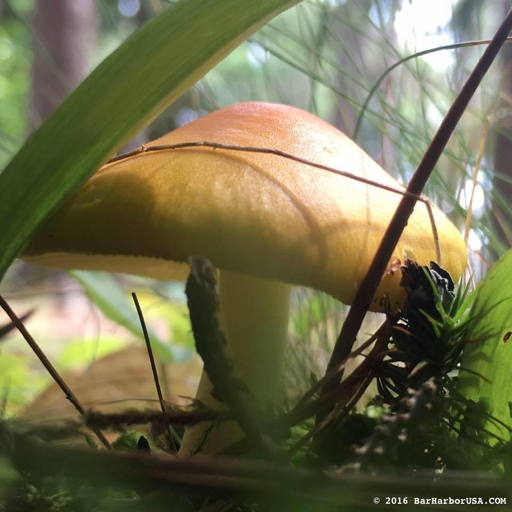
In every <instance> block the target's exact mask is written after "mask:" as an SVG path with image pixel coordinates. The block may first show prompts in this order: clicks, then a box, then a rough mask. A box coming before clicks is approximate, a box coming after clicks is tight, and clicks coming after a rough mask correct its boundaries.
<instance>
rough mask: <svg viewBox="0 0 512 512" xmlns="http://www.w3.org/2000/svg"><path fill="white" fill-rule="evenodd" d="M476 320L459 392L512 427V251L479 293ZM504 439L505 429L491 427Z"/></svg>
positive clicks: (506, 434)
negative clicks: (510, 404)
mask: <svg viewBox="0 0 512 512" xmlns="http://www.w3.org/2000/svg"><path fill="white" fill-rule="evenodd" d="M470 316H471V318H472V319H473V320H472V322H471V324H470V327H469V329H468V331H467V338H468V340H470V341H471V342H472V343H470V344H468V345H467V346H466V347H465V349H464V357H463V361H462V367H463V368H465V369H468V370H470V371H472V372H476V373H477V374H478V375H480V376H478V375H472V374H469V373H467V372H465V371H461V377H460V383H459V391H461V392H462V393H463V395H464V396H465V397H466V398H468V399H470V400H474V401H475V402H481V403H483V404H487V406H488V408H489V413H490V414H492V415H493V416H494V417H495V418H497V419H498V420H500V421H502V422H504V423H506V424H508V425H512V422H511V418H510V410H509V405H508V404H509V402H510V401H512V378H511V377H512V251H508V252H507V253H506V254H505V255H504V256H503V257H502V258H501V259H500V260H499V261H498V262H497V263H496V264H495V265H494V266H493V267H492V269H491V270H490V271H489V273H488V274H487V277H486V278H485V279H484V281H482V283H481V284H480V286H479V287H478V289H477V290H476V296H475V299H474V303H473V307H472V310H471V315H470ZM487 428H489V429H490V430H491V431H492V432H494V433H495V434H497V435H499V436H500V437H502V438H504V439H508V438H509V437H510V434H509V432H508V431H507V429H506V428H504V427H503V426H499V425H497V424H495V423H494V422H491V423H489V425H488V426H487Z"/></svg>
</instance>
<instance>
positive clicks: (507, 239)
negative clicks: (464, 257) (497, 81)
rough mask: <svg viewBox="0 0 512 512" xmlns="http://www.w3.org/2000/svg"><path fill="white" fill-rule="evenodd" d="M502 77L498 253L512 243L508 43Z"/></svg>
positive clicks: (511, 58) (511, 62)
mask: <svg viewBox="0 0 512 512" xmlns="http://www.w3.org/2000/svg"><path fill="white" fill-rule="evenodd" d="M501 70H502V80H501V86H500V104H499V105H498V106H497V108H496V111H497V112H498V113H500V114H501V115H500V116H499V117H498V119H497V120H496V123H495V126H494V132H495V134H496V135H495V150H494V168H495V169H496V171H497V172H498V173H500V174H502V175H503V177H504V178H505V179H503V178H499V177H496V175H494V179H493V194H492V206H491V208H492V215H493V219H494V224H495V226H494V228H495V230H496V235H497V237H498V239H499V242H501V244H502V247H498V248H497V249H498V250H497V251H496V252H497V253H498V254H496V255H497V256H499V253H501V252H502V250H503V249H505V248H508V247H510V246H512V230H511V224H510V221H511V215H510V197H512V47H511V45H510V44H506V45H505V46H504V47H503V48H502V50H501Z"/></svg>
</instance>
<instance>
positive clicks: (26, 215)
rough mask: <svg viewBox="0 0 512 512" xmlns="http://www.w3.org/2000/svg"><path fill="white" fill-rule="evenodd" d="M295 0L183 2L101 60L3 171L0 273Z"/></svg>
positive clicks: (168, 10) (0, 196) (205, 0)
mask: <svg viewBox="0 0 512 512" xmlns="http://www.w3.org/2000/svg"><path fill="white" fill-rule="evenodd" d="M298 1H299V0H258V1H254V0H181V1H178V2H177V3H176V4H174V5H172V6H171V7H169V8H168V9H167V10H165V11H164V12H162V14H160V15H159V16H157V17H156V18H155V19H153V20H152V21H151V22H150V23H148V24H147V25H146V26H144V27H143V28H142V29H141V30H139V31H138V32H136V33H135V34H134V35H133V36H132V37H130V38H129V39H128V40H127V41H126V42H125V43H124V44H123V45H122V46H121V47H120V48H119V49H117V50H116V51H115V52H114V53H112V54H111V55H110V56H109V57H108V58H107V59H105V60H104V61H103V62H102V63H101V64H100V65H99V66H98V67H97V68H96V69H95V70H94V71H93V72H92V73H91V75H90V76H89V77H88V78H87V79H86V80H85V81H84V82H83V83H82V84H81V85H80V86H79V87H78V88H77V89H76V91H75V92H74V93H73V94H71V95H70V96H69V98H68V99H67V100H66V101H65V102H64V103H63V105H62V106H61V107H60V108H59V109H58V110H57V111H56V112H55V114H54V115H53V116H52V117H51V118H50V119H49V120H48V121H47V122H46V123H45V124H44V125H42V126H41V128H40V129H39V130H37V132H35V133H34V134H33V136H32V137H31V138H30V139H29V140H28V141H27V143H26V144H25V145H24V146H23V147H22V149H21V150H20V151H19V152H18V154H17V155H16V156H15V157H14V159H13V160H12V161H11V162H10V164H9V165H8V166H7V167H6V168H5V170H4V171H3V172H2V174H0V278H1V277H2V276H3V274H4V273H5V271H6V269H7V267H8V266H9V265H10V264H11V262H12V261H13V259H14V258H15V257H16V255H17V254H18V252H19V251H20V250H21V249H22V247H23V245H24V244H25V243H26V242H27V240H28V238H29V237H30V235H31V233H32V232H33V231H34V229H35V228H36V227H37V226H38V225H39V224H40V223H41V222H42V221H43V220H44V218H45V217H46V216H47V215H48V213H50V212H51V211H52V210H53V209H54V208H55V207H56V206H57V205H58V204H59V202H60V201H62V200H63V199H64V198H65V197H66V196H67V195H68V194H69V193H70V192H71V191H72V190H73V189H75V188H76V187H77V186H78V185H80V184H81V183H82V182H83V181H85V179H86V178H87V177H88V176H89V175H90V174H91V173H92V172H93V171H94V170H95V169H96V168H98V167H99V166H100V165H101V164H102V163H103V162H104V161H105V160H106V159H107V158H108V157H109V156H110V155H112V154H113V152H114V151H115V150H116V149H117V148H119V147H121V146H122V144H123V143H124V142H126V141H127V140H128V139H129V137H130V136H131V135H133V134H134V133H135V132H137V130H139V129H140V128H141V127H142V126H144V125H145V124H147V123H148V122H149V121H150V120H151V119H153V118H154V117H155V116H156V115H157V114H158V113H159V112H161V111H162V110H163V109H164V108H165V107H167V106H168V105H169V104H171V103H172V102H173V101H175V100H176V99H177V98H178V97H179V96H180V95H181V94H182V93H183V92H184V91H185V90H186V89H187V88H189V87H190V86H191V85H193V84H194V83H195V82H196V81H197V80H198V79H199V78H200V77H201V76H203V75H204V74H205V73H206V72H207V71H208V70H209V69H211V68H212V67H213V66H214V65H215V64H216V63H217V62H219V61H220V60H221V59H222V58H223V57H225V56H226V55H227V54H228V53H229V52H230V51H231V50H233V49H234V48H235V47H236V46H237V45H238V44H239V43H241V42H242V41H243V40H244V39H246V38H247V37H248V36H249V35H250V34H251V33H253V32H254V31H255V30H256V29H258V28H259V27H260V26H262V25H263V24H264V23H265V22H266V21H268V20H269V19H271V18H272V17H273V16H275V15H277V14H278V13H280V12H281V11H283V10H285V9H286V8H288V7H290V6H292V5H294V4H296V3H297V2H298Z"/></svg>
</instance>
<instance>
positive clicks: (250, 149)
mask: <svg viewBox="0 0 512 512" xmlns="http://www.w3.org/2000/svg"><path fill="white" fill-rule="evenodd" d="M186 148H212V149H222V150H228V151H241V152H246V153H263V154H267V155H275V156H279V157H281V158H285V159H287V160H292V161H293V162H297V163H300V164H304V165H309V166H310V167H314V168H316V169H321V170H322V171H327V172H330V173H333V174H337V175H339V176H343V177H345V178H349V179H351V180H355V181H359V182H360V183H365V184H366V185H370V186H372V187H377V188H381V189H383V190H387V191H388V192H392V193H394V194H399V195H401V196H410V197H414V198H415V199H416V200H417V201H421V202H422V203H424V204H425V206H426V208H427V212H428V216H429V219H430V224H431V229H432V237H433V239H434V244H435V250H436V258H437V261H438V262H439V263H440V262H441V248H440V245H439V238H438V236H437V227H436V223H435V220H434V215H433V212H432V205H431V204H430V201H429V200H428V199H427V198H426V197H422V196H421V195H417V194H412V193H411V192H409V191H408V190H405V189H399V188H395V187H390V186H389V185H384V184H382V183H379V182H378V181H373V180H369V179H367V178H363V177H362V176H357V175H356V174H352V173H350V172H346V171H342V170H341V169H336V168H334V167H330V166H328V165H323V164H319V163H317V162H313V161H312V160H308V159H306V158H301V157H299V156H295V155H292V154H291V153H287V152H286V151H281V150H279V149H272V148H261V147H254V146H238V145H236V144H221V143H219V142H209V141H197V142H180V143H178V144H162V145H158V146H146V145H144V144H143V145H142V146H139V147H138V148H136V149H134V150H133V151H130V152H129V153H124V154H122V155H118V156H116V157H114V158H112V159H111V160H109V161H108V162H107V163H115V162H118V161H120V160H124V159H125V158H129V157H132V156H136V155H140V154H144V153H152V152H161V151H174V150H179V149H186Z"/></svg>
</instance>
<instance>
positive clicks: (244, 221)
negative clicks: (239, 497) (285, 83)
mask: <svg viewBox="0 0 512 512" xmlns="http://www.w3.org/2000/svg"><path fill="white" fill-rule="evenodd" d="M194 141H195V142H201V141H212V142H216V143H220V144H229V145H239V146H251V147H260V148H271V149H277V150H281V151H286V152H287V153H290V154H293V155H295V156H297V157H300V158H302V159H307V160H309V161H312V162H316V163H319V164H322V165H325V166H330V167H334V168H338V169H341V170H343V171H345V172H350V173H353V174H356V175H358V176H360V177H364V178H366V179H369V180H373V181H375V182H378V183H381V184H383V185H385V186H388V187H393V188H396V189H400V190H404V188H403V187H402V186H401V185H399V184H398V183H397V182H396V181H395V180H394V179H393V178H392V177H391V176H389V175H388V174H387V173H386V172H385V171H384V170H383V169H382V168H381V167H380V166H379V165H378V164H377V163H375V161H373V160H372V159H371V158H370V157H369V156H368V155H367V154H366V153H365V152H364V151H363V150H362V149H361V148H359V147H358V146H357V145H356V144H355V143H354V142H353V141H351V140H350V139H349V138H348V137H346V136H345V135H344V134H343V133H341V132H340V131H338V130H337V129H336V128H334V127H333V126H331V125H329V124H327V123H326V122H324V121H322V120H321V119H319V118H318V117H316V116H314V115H312V114H310V113H308V112H305V111H302V110H299V109H296V108H293V107H289V106H285V105H277V104H269V103H259V102H248V103H240V104H236V105H231V106H229V107H226V108H222V109H220V110H217V111H215V112H213V113H211V114H208V115H206V116H204V117H201V118H199V119H196V120H194V121H192V122H191V123H189V124H187V125H185V126H182V127H180V128H178V129H176V130H174V131H172V132H170V133H169V134H167V135H165V136H163V137H161V138H159V139H157V140H155V141H153V142H150V143H149V144H147V145H146V146H145V147H146V148H151V147H152V146H164V148H162V149H159V150H155V151H145V152H139V153H135V154H131V155H128V156H126V157H125V158H120V159H117V160H115V161H113V162H111V163H107V164H106V165H105V166H103V167H102V168H101V169H100V170H99V171H98V172H97V173H96V174H95V175H94V176H93V177H92V178H90V179H89V181H88V182H87V183H86V184H85V185H84V186H83V187H82V188H81V189H80V190H79V191H78V192H77V193H76V194H75V195H74V196H73V197H71V199H69V200H68V201H67V202H66V203H65V204H64V205H63V206H62V207H61V208H60V209H59V210H58V211H57V212H56V213H55V214H54V215H53V216H52V217H51V218H50V219H49V220H48V221H47V222H46V223H45V224H44V225H43V226H42V227H41V228H40V229H39V231H38V232H37V233H36V234H35V236H34V237H33V239H32V240H31V242H30V243H29V245H28V246H27V247H26V248H25V250H24V253H23V255H22V257H23V258H24V259H25V260H26V261H27V262H31V263H36V264H40V265H44V266H47V267H52V268H60V269H85V270H87V269H89V270H100V269H101V270H107V271H113V272H125V273H130V274H138V275H144V276H149V277H152V278H156V279H183V278H185V276H186V273H187V266H186V262H187V259H188V258H189V257H190V256H205V257H207V258H209V259H210V260H211V261H212V262H213V264H214V265H215V266H217V267H218V268H219V269H220V272H219V274H220V275H219V289H220V317H221V318H220V322H221V326H222V328H223V331H224V334H225V335H226V338H227V340H228V350H229V351H230V355H231V357H232V358H233V361H234V365H235V368H236V371H237V372H238V374H239V376H241V377H242V378H243V379H244V380H245V381H246V383H247V385H248V386H249V388H250V389H251V391H252V393H253V394H254V396H255V398H256V399H257V400H258V401H259V403H260V405H262V406H264V407H267V406H268V407H270V406H272V404H274V403H275V400H276V398H277V392H278V389H279V383H280V368H281V363H282V359H283V352H284V347H285V340H286V331H287V322H288V305H289V296H290V286H291V285H301V286H307V287H311V288H315V289H317V290H321V291H324V292H327V293H328V294H330V295H332V296H333V297H335V298H337V299H339V300H340V301H342V302H344V303H345V304H350V303H351V301H352V298H353V296H354V294H355V292H356V289H357V287H358V285H359V283H360V282H361V280H362V279H363V277H364V275H365V273H366V271H367V269H368V267H369V265H370V262H371V260H372V258H373V256H374V254H375V251H376V249H377V246H378V244H379V242H380V240H381V238H382V236H383V233H384V231H385V228H386V226H387V224H388V222H389V220H390V219H391V217H392V215H393V213H394V211H395V209H396V207H397V205H398V202H399V200H400V195H399V194H397V193H393V192H390V191H389V190H384V189H381V188H376V187H374V186H369V185H368V184H365V183H362V182H359V181H355V180H353V179H350V178H348V177H344V176H340V175H336V174H333V173H328V172H325V171H323V170H320V169H318V168H315V167H312V166H309V165H306V164H303V163H298V162H295V161H292V160H290V159H287V158H283V157H279V156H276V155H275V154H268V153H253V152H238V151H236V152H235V151H230V150H227V149H218V148H217V149H214V148H211V147H186V148H182V149H169V148H165V146H168V145H175V144H179V143H186V142H194ZM434 218H435V224H436V227H437V231H438V237H439V246H440V249H441V253H442V258H443V267H444V268H446V270H447V271H448V272H449V273H450V274H451V275H452V276H453V278H454V279H455V280H456V279H458V278H459V277H460V276H461V274H462V272H463V270H464V268H465V265H466V249H465V245H464V242H463V239H462V237H461V236H460V234H459V232H458V230H457V229H456V228H455V226H453V224H452V223H451V222H450V221H449V220H448V219H447V218H446V217H445V215H444V214H443V213H442V212H441V211H439V210H438V209H436V208H435V207H434ZM405 257H408V258H410V259H414V260H415V261H417V262H418V263H419V264H420V265H425V264H428V263H429V262H430V261H431V260H434V259H435V257H436V248H435V242H434V238H433V235H432V226H431V221H430V218H429V215H428V211H427V208H426V206H425V204H421V203H418V204H417V205H416V208H415V210H414V212H413V214H412V216H411V217H410V220H409V223H408V226H407V227H406V229H405V231H404V233H403V235H402V237H401V239H400V241H399V243H398V245H397V247H396V249H395V251H394V254H393V257H392V260H395V259H401V260H403V259H404V258H405ZM390 268H391V267H390ZM404 298H405V295H404V291H403V289H402V288H401V287H400V276H399V275H398V273H397V272H393V271H392V270H390V271H389V272H387V273H386V274H385V275H384V277H383V279H382V281H381V283H380V286H379V288H378V291H377V293H376V295H375V297H374V299H373V303H372V308H371V309H373V310H375V311H382V310H383V309H384V308H390V309H394V308H396V307H398V306H399V305H400V304H401V303H402V301H403V300H404ZM197 399H198V400H200V401H201V402H203V403H206V404H207V405H210V406H212V407H216V408H218V407H221V405H220V404H219V403H218V402H217V401H216V400H215V399H214V398H213V397H212V396H211V385H210V383H209V381H208V378H207V376H206V375H204V374H203V377H202V379H201V384H200V387H199V390H198V394H197ZM233 428H234V427H233V425H230V426H222V425H220V426H217V427H215V428H213V429H210V430H209V431H208V432H209V434H208V439H207V440H206V443H203V441H204V439H203V438H204V436H205V428H204V425H198V426H195V427H192V428H191V429H189V431H188V432H187V433H186V434H185V439H184V446H183V447H182V453H185V454H190V453H193V452H194V451H195V450H196V449H197V448H198V446H200V445H201V446H202V448H201V449H202V451H206V452H217V451H219V450H221V449H222V448H224V447H225V446H227V445H228V444H229V443H230V442H232V441H233V439H234V438H235V437H236V436H237V434H236V433H235V432H231V433H230V434H229V435H228V434H226V429H231V430H233ZM238 435H239V434H238Z"/></svg>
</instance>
